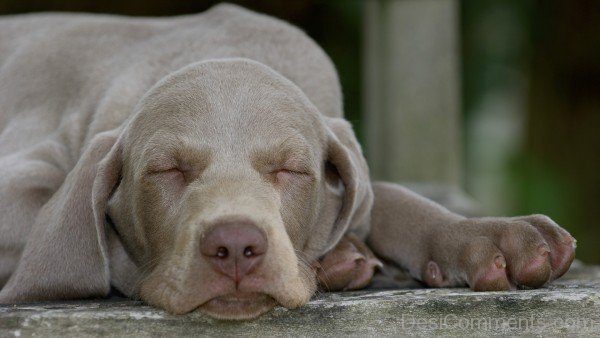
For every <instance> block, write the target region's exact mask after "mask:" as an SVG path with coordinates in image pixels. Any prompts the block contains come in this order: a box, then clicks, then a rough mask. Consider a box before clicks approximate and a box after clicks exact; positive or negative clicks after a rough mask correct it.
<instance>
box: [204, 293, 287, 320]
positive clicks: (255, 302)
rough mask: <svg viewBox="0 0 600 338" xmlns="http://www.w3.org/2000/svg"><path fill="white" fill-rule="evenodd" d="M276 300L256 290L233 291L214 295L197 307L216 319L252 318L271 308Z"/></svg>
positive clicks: (275, 303)
mask: <svg viewBox="0 0 600 338" xmlns="http://www.w3.org/2000/svg"><path fill="white" fill-rule="evenodd" d="M276 305H277V301H275V299H273V298H272V297H271V296H268V295H266V294H264V293H257V292H235V293H231V294H227V295H224V296H219V297H215V298H213V299H211V300H209V301H208V302H206V303H204V304H202V305H201V306H200V307H198V310H199V311H201V312H203V313H205V314H207V315H209V316H211V317H214V318H217V319H225V320H244V319H253V318H256V317H258V316H260V315H262V314H263V313H265V312H267V311H269V310H271V309H272V308H274V307H275V306H276Z"/></svg>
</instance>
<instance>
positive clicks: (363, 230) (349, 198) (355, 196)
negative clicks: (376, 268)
mask: <svg viewBox="0 0 600 338" xmlns="http://www.w3.org/2000/svg"><path fill="white" fill-rule="evenodd" d="M325 119H326V120H325V121H326V123H327V126H328V127H329V130H328V141H327V142H328V145H327V148H328V149H327V153H328V155H327V159H328V161H329V163H331V164H332V165H333V166H334V167H335V169H336V170H337V173H338V175H339V177H340V179H341V180H342V182H343V184H344V197H343V200H342V207H341V209H340V211H339V214H338V217H337V219H336V221H335V224H334V226H333V228H332V231H331V233H330V235H329V239H328V241H327V243H328V245H329V246H328V248H327V250H326V251H329V250H330V249H331V248H333V247H334V246H335V245H336V244H337V243H338V242H339V240H340V238H341V237H342V236H343V235H344V234H345V233H347V232H352V233H354V234H355V235H356V236H357V237H358V238H359V239H361V240H363V239H364V238H365V237H366V236H367V234H368V232H369V223H370V214H371V206H372V205H373V191H372V189H371V181H370V178H369V168H368V166H367V162H366V160H365V158H364V156H363V154H362V151H361V148H360V145H359V144H358V141H357V140H356V137H355V136H354V131H353V130H352V126H351V125H350V123H348V122H347V121H346V120H344V119H340V118H325Z"/></svg>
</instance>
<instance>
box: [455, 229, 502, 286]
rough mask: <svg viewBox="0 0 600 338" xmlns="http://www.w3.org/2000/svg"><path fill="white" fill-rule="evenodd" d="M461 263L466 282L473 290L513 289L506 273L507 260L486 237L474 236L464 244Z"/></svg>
mask: <svg viewBox="0 0 600 338" xmlns="http://www.w3.org/2000/svg"><path fill="white" fill-rule="evenodd" d="M462 256H463V260H462V262H461V264H462V265H463V267H464V269H465V272H466V277H467V283H468V284H469V286H470V287H471V289H473V290H475V291H500V290H510V289H514V286H513V285H512V284H511V282H510V280H509V278H508V275H507V262H506V259H505V257H504V255H503V254H502V252H501V251H500V249H499V248H498V247H497V246H496V245H495V244H494V243H493V242H492V240H491V239H489V238H487V237H483V236H480V237H475V238H473V239H472V240H471V242H470V243H468V244H467V245H465V248H464V252H463V255H462Z"/></svg>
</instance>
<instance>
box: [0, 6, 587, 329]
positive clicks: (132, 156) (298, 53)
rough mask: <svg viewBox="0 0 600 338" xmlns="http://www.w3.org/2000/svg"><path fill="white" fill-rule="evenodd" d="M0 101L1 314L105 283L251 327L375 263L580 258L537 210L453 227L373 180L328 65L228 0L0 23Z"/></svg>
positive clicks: (456, 222)
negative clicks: (187, 9)
mask: <svg viewBox="0 0 600 338" xmlns="http://www.w3.org/2000/svg"><path fill="white" fill-rule="evenodd" d="M0 109H1V110H0V127H1V134H0V161H1V163H2V165H1V166H0V171H1V173H0V233H1V236H0V287H2V291H1V292H0V303H2V304H13V303H18V302H29V301H41V300H60V299H74V298H89V297H104V296H106V295H107V294H108V292H109V289H110V287H111V286H113V287H114V288H116V289H117V290H119V291H120V292H122V293H123V294H125V295H127V296H129V297H133V298H140V299H142V300H143V301H145V302H147V303H149V304H152V305H155V306H157V307H160V308H163V309H166V310H167V311H169V312H171V313H176V314H180V313H186V312H189V311H193V310H196V309H198V310H201V311H203V312H205V313H208V314H210V315H211V316H214V317H218V318H232V319H236V318H251V317H256V316H258V315H260V314H261V313H264V312H265V311H268V310H269V309H271V308H272V307H274V306H275V305H277V304H280V305H282V306H285V307H287V308H296V307H299V306H301V305H303V304H305V303H306V302H307V301H308V300H309V299H310V298H311V296H312V295H313V294H314V292H315V290H316V289H317V286H318V284H319V282H320V284H321V285H322V286H323V287H324V288H326V289H330V290H340V289H356V288H361V287H364V286H365V285H366V284H367V283H368V282H369V280H370V279H371V276H372V274H373V270H374V268H375V267H376V266H377V265H378V264H380V263H379V260H378V259H377V258H376V257H379V258H381V259H383V260H385V261H388V262H391V263H393V264H395V265H398V266H400V267H402V268H404V269H406V270H407V271H408V272H409V273H410V274H411V275H412V276H413V277H414V278H416V279H418V280H420V281H422V282H423V283H424V284H426V285H429V286H432V287H444V286H461V285H468V286H469V287H471V288H473V289H475V290H509V289H514V288H516V287H520V286H526V287H539V286H541V285H543V284H544V283H546V282H548V281H551V280H553V279H555V278H558V277H559V276H561V275H562V274H563V273H564V272H565V271H566V270H567V269H568V268H569V266H570V263H571V261H572V259H573V257H574V247H575V245H574V243H575V241H574V239H573V238H572V237H571V236H570V235H569V234H568V233H567V232H566V231H565V230H563V229H562V228H561V227H559V226H558V225H557V224H555V223H554V222H553V221H552V220H550V219H549V218H548V217H546V216H541V215H533V216H525V217H513V218H465V217H462V216H460V215H457V214H454V213H451V212H450V211H448V210H446V209H444V208H442V207H440V206H439V205H436V204H435V203H433V202H431V201H429V200H427V199H425V198H422V197H420V196H418V195H415V194H413V193H411V192H410V191H408V190H406V189H404V188H402V187H400V186H398V185H395V184H388V183H371V182H370V180H369V174H368V169H367V165H366V163H365V160H364V158H363V156H362V154H361V149H360V146H359V145H358V143H357V142H356V139H355V136H354V133H353V131H352V128H351V127H350V125H349V124H348V123H347V122H346V121H345V120H344V119H343V114H342V105H341V93H340V86H339V83H338V78H337V75H336V72H335V70H334V67H333V65H332V63H331V61H330V60H329V59H328V57H327V56H326V55H325V54H324V53H323V51H322V50H321V49H320V48H319V47H318V46H317V45H316V44H315V43H314V42H313V41H312V40H311V39H309V38H308V37H307V36H306V35H305V34H304V33H302V32H301V31H300V30H298V29H297V28H294V27H292V26H290V25H289V24H286V23H284V22H281V21H279V20H276V19H273V18H270V17H267V16H264V15H259V14H256V13H253V12H250V11H248V10H245V9H241V8H238V7H235V6H232V5H219V6H217V7H214V8H212V9H210V10H208V11H207V12H204V13H202V14H198V15H190V16H183V17H177V18H169V19H156V18H155V19H139V18H122V17H114V16H92V15H66V14H43V15H22V16H15V17H7V18H3V19H2V20H0ZM365 243H366V245H365ZM371 250H372V251H371Z"/></svg>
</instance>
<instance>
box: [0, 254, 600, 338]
mask: <svg viewBox="0 0 600 338" xmlns="http://www.w3.org/2000/svg"><path fill="white" fill-rule="evenodd" d="M599 333H600V267H583V266H581V265H580V264H577V265H576V266H575V267H574V268H573V269H572V271H571V272H569V274H568V275H567V276H566V278H563V279H561V280H559V281H557V282H554V283H552V284H550V285H549V286H548V287H547V288H543V289H537V290H519V291H514V292H472V291H469V290H467V289H422V288H419V289H402V290H368V291H360V292H343V293H325V294H320V295H317V296H315V298H314V299H313V300H312V301H311V302H310V303H309V304H307V305H306V306H304V307H302V308H300V309H296V310H287V309H284V308H281V307H278V308H275V309H274V310H273V311H271V312H270V313H268V314H266V315H264V316H262V317H260V318H258V319H256V320H252V321H246V322H229V321H219V320H214V319H211V318H208V317H207V316H205V315H202V314H201V313H197V312H195V313H191V314H188V315H183V316H173V315H169V314H166V313H165V312H163V311H161V310H158V309H155V308H152V307H150V306H147V305H144V304H142V303H141V302H136V301H87V302H63V303H45V304H28V305H19V306H0V337H18V336H21V337H24V336H42V337H53V336H54V337H86V336H127V337H155V336H174V337H183V336H196V335H213V336H226V337H229V336H242V335H243V336H290V335H292V336H310V337H314V336H323V335H326V336H339V335H353V336H381V335H386V336H397V335H417V336H430V335H434V334H436V335H438V334H444V335H453V336H464V335H475V336H485V335H503V336H504V335H522V334H525V335H531V336H538V335H543V336H558V335H560V336H564V335H569V336H572V335H588V336H589V335H594V336H595V335H598V334H599Z"/></svg>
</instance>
